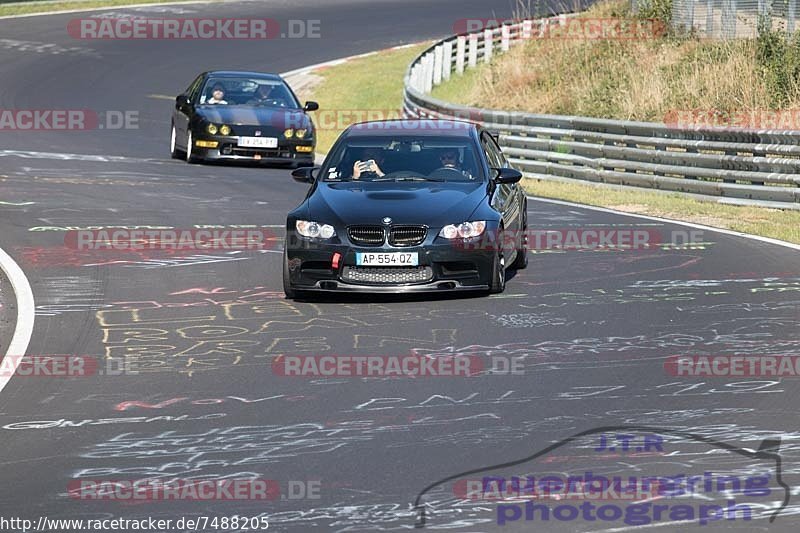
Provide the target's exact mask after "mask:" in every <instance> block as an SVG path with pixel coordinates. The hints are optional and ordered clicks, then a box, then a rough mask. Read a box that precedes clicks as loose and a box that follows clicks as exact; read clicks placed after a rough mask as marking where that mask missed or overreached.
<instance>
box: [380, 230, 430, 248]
mask: <svg viewBox="0 0 800 533" xmlns="http://www.w3.org/2000/svg"><path fill="white" fill-rule="evenodd" d="M427 234H428V228H426V227H425V226H392V228H391V229H390V230H389V244H391V245H392V246H417V245H418V244H422V242H423V241H424V240H425V236H426V235H427Z"/></svg>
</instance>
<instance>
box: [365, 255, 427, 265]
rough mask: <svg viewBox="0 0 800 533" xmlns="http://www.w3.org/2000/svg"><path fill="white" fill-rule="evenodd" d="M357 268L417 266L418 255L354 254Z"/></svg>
mask: <svg viewBox="0 0 800 533" xmlns="http://www.w3.org/2000/svg"><path fill="white" fill-rule="evenodd" d="M356 265H357V266H418V265H419V254H417V253H416V252H414V253H406V252H387V253H356Z"/></svg>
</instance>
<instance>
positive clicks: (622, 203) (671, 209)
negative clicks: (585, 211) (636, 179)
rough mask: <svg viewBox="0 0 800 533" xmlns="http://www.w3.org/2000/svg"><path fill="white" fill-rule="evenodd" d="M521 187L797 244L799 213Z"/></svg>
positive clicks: (585, 188)
mask: <svg viewBox="0 0 800 533" xmlns="http://www.w3.org/2000/svg"><path fill="white" fill-rule="evenodd" d="M523 184H524V187H525V189H526V190H527V191H528V192H529V193H530V194H531V195H534V196H541V197H543V198H556V199H559V200H567V201H570V202H576V203H579V204H586V205H596V206H600V207H608V208H610V209H617V210H619V211H625V212H629V213H637V214H642V215H651V216H656V217H663V218H671V219H674V220H683V221H686V222H694V223H697V224H705V225H707V226H713V227H717V228H725V229H730V230H733V231H741V232H744V233H751V234H753V235H761V236H763V237H772V238H773V239H780V240H782V241H787V242H793V243H798V244H800V211H784V210H780V209H767V208H763V207H739V206H732V205H721V204H717V203H712V202H703V201H698V200H692V199H689V198H685V197H683V196H679V195H677V194H662V193H656V192H650V191H647V190H642V191H628V190H613V189H607V188H602V187H596V186H592V185H589V184H584V183H579V182H576V183H574V184H573V183H556V182H551V181H538V180H524V181H523Z"/></svg>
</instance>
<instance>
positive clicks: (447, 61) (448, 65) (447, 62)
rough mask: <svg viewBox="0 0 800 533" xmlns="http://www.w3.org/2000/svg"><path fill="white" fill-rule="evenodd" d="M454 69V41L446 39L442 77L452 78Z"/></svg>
mask: <svg viewBox="0 0 800 533" xmlns="http://www.w3.org/2000/svg"><path fill="white" fill-rule="evenodd" d="M452 69H453V41H445V43H444V57H443V58H442V79H444V80H449V79H450V71H451V70H452Z"/></svg>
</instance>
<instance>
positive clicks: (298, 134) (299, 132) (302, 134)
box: [294, 130, 308, 139]
mask: <svg viewBox="0 0 800 533" xmlns="http://www.w3.org/2000/svg"><path fill="white" fill-rule="evenodd" d="M306 133H308V130H297V131H296V132H294V136H295V137H297V138H298V139H302V138H303V137H305V136H306Z"/></svg>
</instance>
